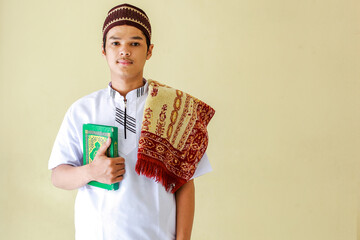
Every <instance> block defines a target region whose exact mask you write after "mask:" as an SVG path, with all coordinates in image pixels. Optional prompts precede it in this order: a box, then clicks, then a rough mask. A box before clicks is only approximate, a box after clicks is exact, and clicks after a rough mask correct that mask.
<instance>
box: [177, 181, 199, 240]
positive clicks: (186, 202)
mask: <svg viewBox="0 0 360 240" xmlns="http://www.w3.org/2000/svg"><path fill="white" fill-rule="evenodd" d="M175 198H176V240H190V238H191V230H192V225H193V220H194V211H195V185H194V180H190V181H189V182H187V183H185V184H184V185H183V186H182V187H181V188H180V189H179V190H177V191H176V193H175Z"/></svg>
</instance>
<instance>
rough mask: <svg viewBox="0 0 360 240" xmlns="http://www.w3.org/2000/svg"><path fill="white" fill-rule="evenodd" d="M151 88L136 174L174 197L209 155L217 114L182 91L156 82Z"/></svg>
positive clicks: (151, 82) (150, 81)
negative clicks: (210, 128) (212, 124)
mask: <svg viewBox="0 0 360 240" xmlns="http://www.w3.org/2000/svg"><path fill="white" fill-rule="evenodd" d="M148 84H149V94H148V97H147V99H146V102H145V108H144V116H143V122H142V128H141V135H140V140H139V150H138V160H137V163H136V166H135V170H136V172H137V173H138V174H141V175H144V176H146V177H149V178H152V179H154V180H155V181H157V182H160V183H161V184H162V185H163V186H164V187H165V189H166V191H171V192H172V193H175V192H176V191H177V190H178V189H179V188H180V187H181V186H182V185H184V184H185V183H186V182H188V181H189V180H190V179H191V177H192V176H193V175H194V173H195V170H196V168H197V165H198V163H199V161H200V159H201V158H202V156H203V155H204V153H205V151H206V148H207V145H208V133H207V129H206V127H207V125H208V123H209V121H210V120H211V118H212V117H213V116H214V114H215V110H214V109H213V108H211V107H210V106H209V105H207V104H206V103H204V102H202V101H200V100H199V99H197V98H195V97H192V96H191V95H189V94H187V93H184V92H182V91H180V90H177V89H174V88H171V87H169V86H166V85H164V84H161V83H159V82H156V81H154V80H148Z"/></svg>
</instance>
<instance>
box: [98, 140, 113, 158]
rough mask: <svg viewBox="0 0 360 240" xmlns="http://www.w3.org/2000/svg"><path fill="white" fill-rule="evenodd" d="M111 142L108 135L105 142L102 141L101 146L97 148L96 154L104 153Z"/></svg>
mask: <svg viewBox="0 0 360 240" xmlns="http://www.w3.org/2000/svg"><path fill="white" fill-rule="evenodd" d="M110 144H111V138H110V137H108V139H107V140H106V142H104V143H103V144H102V145H101V147H100V148H99V150H98V152H97V153H96V155H99V156H100V155H106V150H107V149H108V148H109V146H110Z"/></svg>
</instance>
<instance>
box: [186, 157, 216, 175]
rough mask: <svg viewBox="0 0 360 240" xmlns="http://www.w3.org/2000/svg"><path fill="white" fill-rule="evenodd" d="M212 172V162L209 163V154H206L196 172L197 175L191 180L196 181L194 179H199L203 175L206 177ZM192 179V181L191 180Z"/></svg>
mask: <svg viewBox="0 0 360 240" xmlns="http://www.w3.org/2000/svg"><path fill="white" fill-rule="evenodd" d="M211 171H212V167H211V165H210V162H209V159H208V157H207V154H206V152H205V154H204V156H203V157H202V158H201V160H200V162H199V164H198V166H197V168H196V170H195V173H194V175H193V176H192V178H191V179H194V178H197V177H200V176H201V175H204V174H206V173H209V172H211ZM191 179H190V180H191Z"/></svg>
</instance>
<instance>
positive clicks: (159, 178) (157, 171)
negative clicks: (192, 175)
mask: <svg viewBox="0 0 360 240" xmlns="http://www.w3.org/2000/svg"><path fill="white" fill-rule="evenodd" d="M135 171H136V172H137V174H139V175H144V176H145V177H148V178H152V179H154V180H155V181H156V182H160V183H161V184H162V185H163V186H164V188H165V190H166V191H168V192H171V193H175V192H176V191H177V190H178V189H179V188H180V187H181V186H182V185H184V184H185V183H186V182H187V181H186V180H185V179H182V178H180V177H178V176H176V175H174V174H173V173H171V172H170V171H169V170H167V168H166V166H165V164H164V163H162V162H161V161H159V160H156V159H153V158H150V157H148V156H145V155H142V154H140V153H139V154H138V160H137V162H136V166H135Z"/></svg>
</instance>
